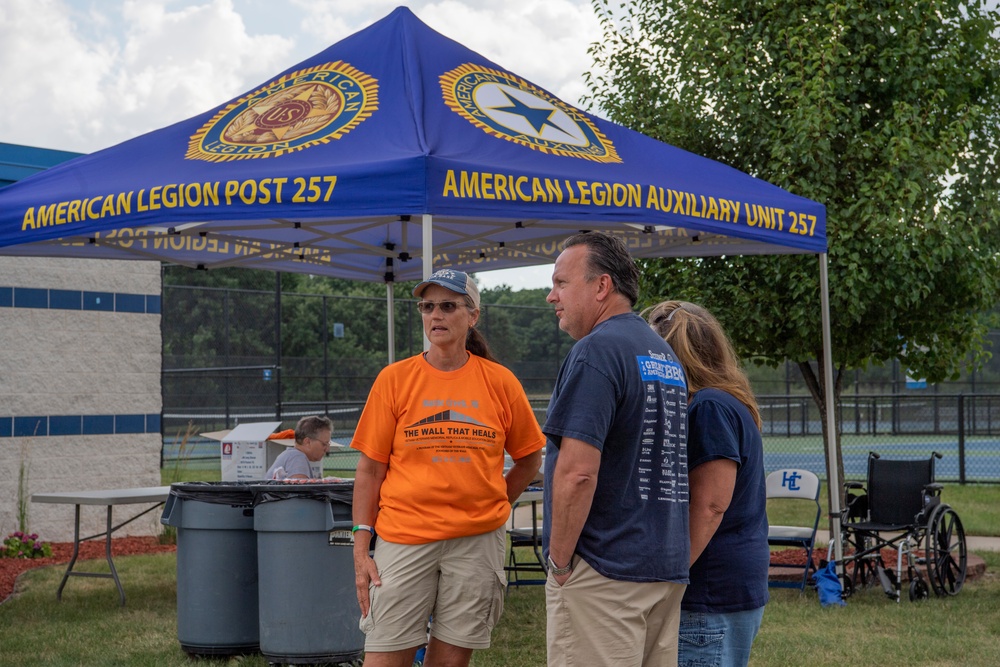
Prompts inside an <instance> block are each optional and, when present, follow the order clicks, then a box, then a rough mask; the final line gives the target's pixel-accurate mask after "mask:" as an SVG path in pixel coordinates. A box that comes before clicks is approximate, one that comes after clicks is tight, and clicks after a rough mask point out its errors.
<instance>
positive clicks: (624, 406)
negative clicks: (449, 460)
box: [542, 313, 690, 583]
mask: <svg viewBox="0 0 1000 667" xmlns="http://www.w3.org/2000/svg"><path fill="white" fill-rule="evenodd" d="M686 428H687V386H686V383H685V379H684V372H683V370H682V368H681V365H680V363H679V362H678V361H677V358H676V357H675V356H674V353H673V350H672V349H670V346H669V345H667V343H666V342H664V341H663V339H662V338H660V337H659V336H658V335H656V333H654V332H653V330H652V329H650V327H649V325H648V324H647V323H646V322H645V321H644V320H643V319H642V318H641V317H639V316H638V315H636V314H635V313H627V314H624V315H616V316H614V317H611V318H609V319H607V320H605V321H603V322H601V323H599V324H598V325H597V326H595V327H594V329H593V331H591V332H590V333H589V334H588V335H587V336H584V337H583V338H582V339H580V340H579V341H577V343H576V344H575V345H574V346H573V349H572V350H570V352H569V354H568V355H567V356H566V359H565V361H564V362H563V365H562V367H561V368H560V370H559V375H558V377H557V378H556V385H555V388H554V389H553V392H552V399H551V401H550V402H549V409H548V413H547V415H546V420H545V426H544V427H543V428H542V431H543V432H544V433H545V435H546V437H547V439H548V443H547V446H546V450H545V487H544V489H545V490H544V502H545V511H544V515H543V517H544V519H543V521H544V526H543V542H544V550H545V553H546V554H547V553H548V538H549V530H550V525H551V524H550V520H551V516H552V484H551V480H552V474H553V471H554V469H555V465H556V461H557V460H558V458H559V446H560V443H561V441H562V438H564V437H569V438H574V439H577V440H582V441H583V442H586V443H588V444H591V445H593V446H594V447H597V448H598V449H599V450H601V464H600V470H599V472H598V476H597V488H596V491H595V493H594V501H593V505H592V506H591V509H590V514H589V516H588V517H587V521H586V523H585V524H584V527H583V531H582V533H581V535H580V539H579V541H578V542H577V546H576V554H577V555H579V556H580V557H581V558H583V559H584V560H585V561H587V563H588V564H589V565H590V566H591V567H593V568H594V569H595V570H596V571H597V572H599V573H600V574H602V575H603V576H605V577H608V578H609V579H617V580H621V581H638V582H641V581H671V582H676V583H687V581H688V562H689V560H690V546H689V537H688V499H689V489H688V476H687V445H686Z"/></svg>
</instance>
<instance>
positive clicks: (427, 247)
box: [420, 213, 434, 352]
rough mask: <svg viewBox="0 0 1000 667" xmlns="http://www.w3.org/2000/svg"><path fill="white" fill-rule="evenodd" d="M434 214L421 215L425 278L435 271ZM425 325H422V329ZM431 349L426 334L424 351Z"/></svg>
mask: <svg viewBox="0 0 1000 667" xmlns="http://www.w3.org/2000/svg"><path fill="white" fill-rule="evenodd" d="M433 221H434V216H432V215H430V214H428V213H425V214H423V215H421V216H420V226H421V232H422V240H423V243H422V244H421V248H422V253H423V260H424V280H427V279H428V278H430V277H431V274H432V273H434V224H433ZM422 329H423V327H421V330H422ZM429 349H431V342H430V341H429V340H427V336H426V335H424V352H426V351H427V350H429Z"/></svg>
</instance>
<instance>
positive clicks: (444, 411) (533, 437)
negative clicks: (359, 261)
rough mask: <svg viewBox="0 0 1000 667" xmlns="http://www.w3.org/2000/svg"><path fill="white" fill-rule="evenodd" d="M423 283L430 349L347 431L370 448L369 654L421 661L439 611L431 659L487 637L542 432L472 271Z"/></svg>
mask: <svg viewBox="0 0 1000 667" xmlns="http://www.w3.org/2000/svg"><path fill="white" fill-rule="evenodd" d="M413 294H414V296H416V297H419V298H420V299H421V301H420V302H419V303H418V304H417V307H418V309H419V310H420V313H421V316H422V319H423V325H424V334H425V335H426V336H427V340H428V341H430V348H429V349H428V350H427V351H426V352H424V353H423V354H419V355H416V356H413V357H411V358H409V359H406V360H403V361H400V362H397V363H395V364H392V365H390V366H387V367H386V368H384V369H383V370H382V372H381V373H379V376H378V378H376V380H375V384H374V385H373V386H372V390H371V393H370V394H369V395H368V401H367V403H366V404H365V409H364V412H363V413H362V415H361V419H360V421H359V422H358V428H357V430H356V432H355V434H354V439H353V440H352V442H351V447H353V448H355V449H357V450H359V451H360V452H361V458H360V462H359V463H358V469H357V475H356V477H355V482H354V503H353V511H354V523H355V524H356V525H355V527H354V534H355V547H354V568H355V585H356V587H357V596H358V603H359V605H360V606H361V629H362V630H363V631H364V632H365V634H366V635H367V637H366V641H365V663H364V664H365V667H390V666H391V667H402V666H404V665H407V666H408V665H410V664H412V662H413V657H414V655H415V654H416V651H417V649H418V648H419V647H420V646H422V645H423V644H424V643H425V641H426V640H427V621H428V618H429V617H431V616H433V625H432V630H431V637H430V641H429V642H428V644H427V661H428V662H429V663H430V664H438V663H441V664H448V665H468V664H469V660H470V659H471V657H472V651H473V650H474V649H477V648H488V647H489V645H490V633H491V631H492V629H493V626H494V625H495V623H496V622H497V620H498V618H499V616H500V613H501V611H502V609H503V594H504V586H505V584H506V577H505V575H504V570H503V557H504V551H505V546H506V531H505V527H506V523H507V519H508V516H509V514H510V506H511V502H512V501H514V500H516V499H517V497H518V496H519V495H521V492H522V491H524V489H525V487H526V486H527V485H528V483H529V482H530V481H531V480H532V479H533V478H534V477H535V475H536V474H537V472H538V468H539V465H540V463H541V449H542V447H543V446H544V444H545V438H544V436H543V435H542V432H541V429H540V428H539V426H538V421H537V420H536V419H535V416H534V413H533V412H532V410H531V406H530V404H529V403H528V398H527V396H525V393H524V389H523V388H522V387H521V385H520V383H519V382H518V380H517V378H516V377H514V375H513V373H511V372H510V371H509V370H507V369H506V368H504V367H503V366H501V365H500V364H498V363H497V362H496V361H495V360H494V359H493V357H492V355H491V354H490V352H489V348H488V346H487V345H486V341H485V339H484V338H483V337H482V335H481V334H480V333H479V332H478V331H477V330H476V329H475V325H476V322H477V321H478V320H479V312H480V310H479V290H478V289H477V288H476V285H475V283H474V282H473V281H472V279H471V278H470V277H469V276H468V275H467V274H465V273H463V272H461V271H453V270H450V269H444V270H441V271H437V272H435V273H434V274H433V275H432V276H431V277H430V278H428V279H427V280H425V281H424V282H422V283H420V284H419V285H417V286H416V287H415V288H414V290H413ZM505 452H506V453H507V454H509V455H510V457H511V458H512V459H513V461H514V465H513V467H511V469H510V470H509V471H508V472H507V473H506V475H505V474H504V458H505V457H504V453H505ZM359 531H361V532H360V533H359ZM368 532H371V533H372V534H376V533H377V535H378V538H377V540H376V541H375V549H374V557H371V556H370V555H369V554H370V552H369V545H370V540H369V539H367V537H368V535H367V533H368ZM362 535H363V536H364V537H361V536H362Z"/></svg>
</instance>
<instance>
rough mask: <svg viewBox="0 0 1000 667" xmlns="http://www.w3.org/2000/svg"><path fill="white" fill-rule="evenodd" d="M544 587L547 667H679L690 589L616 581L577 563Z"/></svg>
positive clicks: (669, 585) (680, 586) (661, 584)
mask: <svg viewBox="0 0 1000 667" xmlns="http://www.w3.org/2000/svg"><path fill="white" fill-rule="evenodd" d="M574 561H575V563H574V566H573V574H572V575H571V576H570V578H569V581H567V582H566V583H565V584H564V585H563V586H559V584H557V583H556V582H555V580H554V579H553V578H552V577H551V576H549V578H548V581H546V582H545V599H546V617H547V619H546V620H547V623H548V625H547V628H546V641H547V644H548V667H585V666H586V667H603V666H609V665H614V666H615V667H676V665H677V629H678V626H679V624H680V617H681V598H683V597H684V590H685V589H686V588H687V586H686V585H685V584H673V583H668V582H650V583H636V582H631V581H617V580H614V579H608V578H607V577H604V576H602V575H600V574H598V573H597V572H596V571H594V569H593V568H592V567H590V566H589V565H587V563H586V562H585V561H583V560H582V559H579V558H575V559H574Z"/></svg>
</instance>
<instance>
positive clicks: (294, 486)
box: [251, 480, 354, 507]
mask: <svg viewBox="0 0 1000 667" xmlns="http://www.w3.org/2000/svg"><path fill="white" fill-rule="evenodd" d="M251 491H252V493H253V505H254V507H256V506H257V505H260V504H262V503H269V502H274V501H276V500H289V499H291V498H303V499H306V500H323V501H326V502H338V503H345V504H348V505H350V504H351V502H352V500H353V498H354V480H348V481H345V482H309V483H297V482H292V483H289V482H285V481H277V480H269V481H264V482H254V484H253V486H252V487H251Z"/></svg>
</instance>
